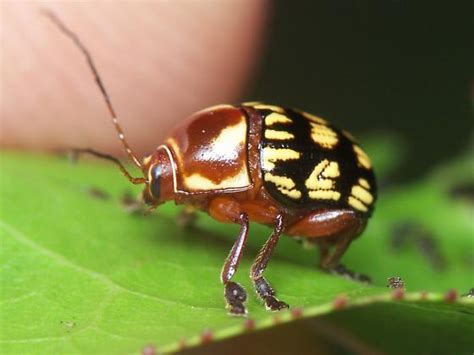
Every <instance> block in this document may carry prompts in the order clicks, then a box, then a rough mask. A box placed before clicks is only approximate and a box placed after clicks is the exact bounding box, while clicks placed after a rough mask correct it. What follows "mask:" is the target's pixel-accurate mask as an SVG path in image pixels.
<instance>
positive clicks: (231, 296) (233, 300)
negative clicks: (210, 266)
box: [221, 213, 249, 316]
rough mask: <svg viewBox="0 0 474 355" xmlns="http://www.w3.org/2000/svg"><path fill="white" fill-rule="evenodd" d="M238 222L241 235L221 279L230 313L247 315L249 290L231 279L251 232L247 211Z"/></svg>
mask: <svg viewBox="0 0 474 355" xmlns="http://www.w3.org/2000/svg"><path fill="white" fill-rule="evenodd" d="M238 222H239V223H240V232H239V236H238V237H237V240H236V241H235V243H234V245H233V246H232V249H231V250H230V252H229V255H228V256H227V259H226V261H225V263H224V266H223V267H222V272H221V281H222V283H223V284H224V298H225V300H226V303H227V308H228V309H229V313H230V314H231V315H235V316H245V315H246V314H247V309H246V308H245V305H244V303H245V301H246V300H247V292H246V291H245V289H244V288H243V287H242V286H240V285H239V284H238V283H236V282H233V281H230V279H231V278H232V276H234V274H235V272H236V271H237V267H238V265H239V262H240V259H241V257H242V254H243V251H244V248H245V243H246V241H247V237H248V234H249V233H248V232H249V218H248V216H247V214H246V213H241V214H240V216H239V221H238Z"/></svg>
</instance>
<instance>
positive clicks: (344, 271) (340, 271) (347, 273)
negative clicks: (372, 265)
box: [328, 264, 372, 284]
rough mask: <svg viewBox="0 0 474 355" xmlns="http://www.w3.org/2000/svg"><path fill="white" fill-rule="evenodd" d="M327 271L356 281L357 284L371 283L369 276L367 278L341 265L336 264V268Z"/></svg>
mask: <svg viewBox="0 0 474 355" xmlns="http://www.w3.org/2000/svg"><path fill="white" fill-rule="evenodd" d="M328 271H329V272H330V273H331V274H334V275H339V276H342V277H345V278H348V279H350V280H353V281H357V282H361V283H367V284H371V283H372V279H371V278H370V276H367V275H365V274H360V273H358V272H354V271H352V270H349V269H348V268H347V267H346V266H345V265H343V264H337V265H336V266H334V267H331V268H329V269H328Z"/></svg>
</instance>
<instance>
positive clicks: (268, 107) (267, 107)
mask: <svg viewBox="0 0 474 355" xmlns="http://www.w3.org/2000/svg"><path fill="white" fill-rule="evenodd" d="M253 107H254V108H256V109H258V110H272V111H274V112H279V113H283V112H284V110H283V108H282V107H280V106H274V105H265V104H257V105H253Z"/></svg>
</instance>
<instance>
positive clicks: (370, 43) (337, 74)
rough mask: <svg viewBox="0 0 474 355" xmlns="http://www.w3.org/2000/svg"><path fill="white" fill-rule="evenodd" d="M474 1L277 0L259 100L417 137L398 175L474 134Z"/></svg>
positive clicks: (256, 84)
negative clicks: (473, 86)
mask: <svg viewBox="0 0 474 355" xmlns="http://www.w3.org/2000/svg"><path fill="white" fill-rule="evenodd" d="M472 4H473V3H472V2H468V1H456V2H450V3H449V4H448V3H447V2H443V1H439V2H436V1H433V2H428V1H405V0H385V1H373V2H366V1H349V0H338V1H302V0H299V1H283V0H281V1H275V2H274V8H273V11H274V13H273V17H272V19H271V20H270V21H271V22H270V24H269V29H270V30H269V31H270V33H269V38H268V41H267V48H266V49H265V54H264V59H263V62H262V63H261V67H260V68H259V70H258V71H257V73H256V76H255V77H254V78H252V79H251V80H250V83H251V87H250V90H249V93H248V95H247V96H246V98H247V99H249V100H256V99H261V100H265V101H267V102H271V103H275V104H279V105H287V106H292V107H299V108H302V109H305V110H306V111H309V112H312V113H315V114H318V115H320V116H322V117H325V118H327V119H329V120H330V121H332V122H333V123H335V124H336V125H337V126H339V127H343V128H346V129H348V130H349V131H352V132H355V133H356V134H357V133H361V132H362V133H367V132H379V131H382V132H387V131H388V132H396V133H399V134H400V135H401V137H402V138H404V140H405V141H406V143H407V147H406V148H407V149H406V151H407V152H408V154H407V155H406V157H405V159H404V161H403V166H402V167H401V168H402V169H401V170H400V172H399V173H398V174H397V176H396V177H395V178H396V179H397V180H406V179H411V178H414V177H416V176H418V175H420V174H423V173H424V172H426V171H427V170H430V169H431V167H432V165H434V164H435V163H436V162H439V161H445V160H447V159H449V158H450V157H452V156H453V155H456V154H459V153H461V152H465V151H466V149H467V147H468V143H469V140H470V138H471V137H472V127H473V120H472V116H471V115H472V111H471V104H470V102H471V98H470V97H471V96H472V94H473V93H472V63H474V61H473V56H472V52H473V51H472V35H473V31H472V24H473V16H472V14H473V13H474V12H473V10H474V9H473V6H472Z"/></svg>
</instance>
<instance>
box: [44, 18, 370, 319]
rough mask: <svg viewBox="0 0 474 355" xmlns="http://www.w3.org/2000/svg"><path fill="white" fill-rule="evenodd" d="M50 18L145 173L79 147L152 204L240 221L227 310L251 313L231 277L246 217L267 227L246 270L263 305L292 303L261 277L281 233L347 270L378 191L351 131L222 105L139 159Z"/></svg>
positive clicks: (289, 112)
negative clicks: (345, 260) (108, 164)
mask: <svg viewBox="0 0 474 355" xmlns="http://www.w3.org/2000/svg"><path fill="white" fill-rule="evenodd" d="M47 15H48V16H49V18H50V19H51V20H52V21H53V22H54V23H55V24H56V25H57V26H58V27H59V29H60V30H62V32H64V33H65V34H66V35H67V36H68V37H69V38H71V39H72V40H73V41H74V42H75V44H76V45H77V46H78V47H79V49H80V50H81V51H82V52H83V54H84V55H85V57H86V59H87V62H88V64H89V67H90V69H91V70H92V73H93V75H94V77H95V80H96V82H97V84H98V86H99V88H100V90H101V92H102V95H103V96H104V99H105V101H106V104H107V107H108V109H109V112H110V115H111V119H112V123H113V124H114V126H115V129H116V131H117V133H118V137H119V139H120V141H121V143H122V145H123V147H124V149H125V152H126V153H127V155H128V158H129V159H130V161H131V162H132V163H133V164H134V165H136V166H137V167H138V168H139V169H140V171H141V172H142V174H143V176H140V177H132V176H131V175H130V174H129V172H128V171H127V170H126V168H125V167H124V165H122V163H121V162H120V161H119V160H118V159H116V158H115V157H112V156H110V155H108V154H103V153H99V152H97V151H94V150H92V149H79V150H77V151H78V152H79V153H89V154H92V155H95V156H98V157H100V158H104V159H107V160H110V161H112V162H114V163H115V164H116V165H117V166H118V167H119V168H120V170H121V171H122V173H123V174H124V175H125V177H126V178H127V179H128V180H129V181H130V182H131V183H133V184H143V185H144V189H143V194H142V196H143V200H144V202H145V203H146V204H148V205H150V206H151V207H152V208H155V207H157V206H158V205H160V204H162V203H164V202H167V201H174V202H175V203H176V204H184V205H187V206H193V207H195V208H197V209H199V210H201V211H204V212H207V213H208V214H209V215H210V216H211V217H212V218H214V219H216V220H218V221H221V222H227V223H237V224H239V225H240V231H239V233H238V235H237V238H236V240H235V242H234V244H233V246H232V248H231V250H230V252H229V255H228V256H227V258H226V260H225V262H224V265H223V268H222V272H221V275H220V279H221V282H222V284H223V285H224V298H225V301H226V304H227V308H228V310H229V313H230V314H232V315H246V314H247V310H246V307H245V301H246V299H247V294H246V291H245V290H244V288H243V287H242V286H241V285H239V284H238V283H236V282H234V281H232V277H233V276H234V274H235V273H236V271H237V268H238V265H239V262H240V260H241V257H242V253H243V250H244V248H245V244H246V241H247V238H248V236H249V222H250V221H253V222H257V223H260V224H265V225H267V226H270V227H271V228H272V229H273V231H272V233H271V235H270V237H269V238H268V240H267V241H266V242H265V244H264V245H263V247H262V248H261V250H260V252H259V253H258V256H257V257H256V259H255V261H254V262H253V264H252V266H251V270H250V277H251V280H252V282H253V285H254V288H255V290H256V293H257V295H258V296H259V297H260V298H261V299H262V301H263V302H264V304H265V306H266V308H267V309H268V310H271V311H277V310H281V309H285V308H288V307H289V306H288V304H287V303H285V302H284V301H282V300H279V299H278V298H277V297H276V293H275V290H274V289H273V287H272V285H271V284H270V282H269V281H268V280H267V279H266V278H265V277H264V275H263V274H264V271H265V269H266V267H267V264H268V262H269V260H270V257H271V255H272V252H273V250H274V249H275V247H276V246H277V244H278V241H279V239H280V236H281V235H282V234H283V233H284V234H286V235H288V236H290V237H295V238H296V237H300V238H305V239H306V240H307V241H309V242H311V243H314V244H316V245H318V246H319V249H320V266H321V267H322V268H323V269H325V270H336V272H337V270H347V269H344V268H340V267H339V266H340V264H339V260H340V258H341V256H342V255H343V253H344V252H345V251H346V249H347V248H348V246H349V244H350V243H351V242H352V241H353V240H354V239H355V238H356V237H358V236H359V235H360V234H361V233H362V231H363V230H364V229H365V227H366V225H367V221H368V219H369V217H370V216H371V214H372V212H373V208H374V203H375V200H376V195H377V187H376V181H375V176H374V172H373V169H372V166H371V162H370V159H369V158H368V156H367V155H366V154H365V153H364V151H363V150H362V148H361V147H360V145H359V144H358V143H357V142H356V141H355V139H354V138H353V137H352V136H351V135H350V134H349V133H348V132H346V131H342V130H339V129H338V128H336V127H334V126H333V125H332V124H331V123H329V122H327V121H326V120H324V119H322V118H320V117H318V116H315V115H312V114H310V113H307V112H304V111H299V110H295V109H290V108H284V107H280V106H276V105H270V104H266V103H262V102H248V103H243V104H240V105H219V106H214V107H210V108H207V109H204V110H202V111H199V112H197V113H195V114H193V115H191V116H190V117H189V118H188V119H187V120H185V121H183V122H182V123H181V124H180V125H179V126H178V127H177V128H176V129H175V131H174V132H173V133H172V134H171V135H170V136H169V138H167V139H166V140H165V141H164V142H163V143H162V144H161V145H159V146H158V148H156V150H155V151H154V152H153V153H152V154H150V155H149V156H146V157H145V158H143V159H142V160H140V159H138V158H137V156H136V155H135V153H134V152H133V150H132V149H131V148H130V146H129V145H128V143H127V141H126V139H125V136H124V133H123V131H122V129H121V127H120V125H119V123H118V120H117V115H116V114H115V111H114V109H113V106H112V103H111V100H110V98H109V95H108V94H107V91H106V90H105V86H104V85H103V83H102V80H101V78H100V76H99V74H98V71H97V69H96V67H95V65H94V62H93V60H92V58H91V56H90V54H89V52H88V51H87V49H86V48H85V47H84V46H83V44H82V43H81V42H80V40H79V38H78V37H77V36H76V35H75V34H74V33H73V32H72V31H70V30H69V29H68V28H67V27H66V26H65V25H64V24H63V23H62V22H61V21H60V20H59V19H58V18H57V17H56V16H55V15H54V14H52V13H48V14H47Z"/></svg>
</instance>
